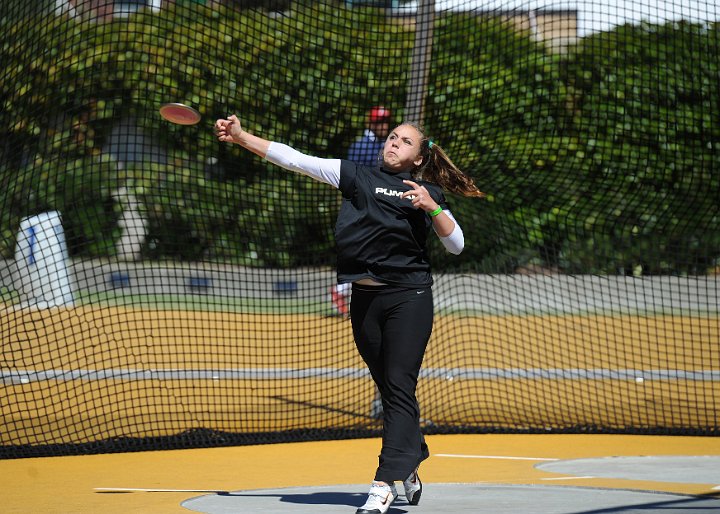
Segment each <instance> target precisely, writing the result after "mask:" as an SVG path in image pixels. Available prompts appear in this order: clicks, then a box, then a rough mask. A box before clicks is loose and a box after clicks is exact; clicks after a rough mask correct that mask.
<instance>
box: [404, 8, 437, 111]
mask: <svg viewBox="0 0 720 514" xmlns="http://www.w3.org/2000/svg"><path fill="white" fill-rule="evenodd" d="M434 22H435V0H419V3H418V10H417V12H416V13H415V47H414V48H413V53H412V62H411V63H410V81H409V83H408V94H407V100H406V104H405V119H406V120H408V121H417V122H418V123H423V120H424V117H425V96H426V94H427V82H428V77H429V75H430V62H431V58H432V43H433V25H434Z"/></svg>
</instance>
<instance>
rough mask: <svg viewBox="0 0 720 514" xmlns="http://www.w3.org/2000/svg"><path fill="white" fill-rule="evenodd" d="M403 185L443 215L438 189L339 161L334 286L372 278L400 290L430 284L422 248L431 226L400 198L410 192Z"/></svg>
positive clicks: (402, 175)
mask: <svg viewBox="0 0 720 514" xmlns="http://www.w3.org/2000/svg"><path fill="white" fill-rule="evenodd" d="M403 180H413V181H414V182H417V183H418V184H421V185H423V186H425V188H426V189H427V190H428V192H429V193H430V195H431V196H432V197H433V199H434V200H435V201H436V202H437V203H438V205H440V206H441V207H442V208H443V209H449V207H448V205H447V201H446V199H445V195H444V193H443V191H442V188H440V187H439V186H437V185H435V184H432V183H429V182H424V181H418V180H414V179H412V178H411V177H410V173H409V172H401V173H390V172H388V171H386V170H385V169H383V168H381V167H378V166H374V167H373V166H364V165H360V164H356V163H353V162H351V161H346V160H343V161H342V164H341V167H340V186H339V189H340V191H341V192H342V205H341V206H340V213H339V214H338V219H337V223H336V225H335V242H336V245H337V255H338V262H337V274H338V282H339V283H345V282H355V281H356V280H360V279H363V278H372V279H374V280H377V281H379V282H383V283H385V284H390V285H397V286H406V287H422V286H429V285H431V284H432V274H431V272H430V261H429V259H428V255H427V248H426V245H427V239H428V236H429V234H430V230H432V220H431V219H430V217H429V216H428V215H427V213H425V211H423V210H422V209H417V208H415V207H413V205H412V203H411V201H410V200H409V199H408V198H400V195H401V194H402V193H403V192H405V191H409V190H410V189H412V188H411V187H410V186H408V185H406V184H404V183H403Z"/></svg>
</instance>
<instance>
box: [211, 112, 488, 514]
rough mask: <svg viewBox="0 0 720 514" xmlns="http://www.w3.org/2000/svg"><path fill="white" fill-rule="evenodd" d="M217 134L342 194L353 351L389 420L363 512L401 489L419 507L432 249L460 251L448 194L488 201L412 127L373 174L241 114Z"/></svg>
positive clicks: (340, 249)
mask: <svg viewBox="0 0 720 514" xmlns="http://www.w3.org/2000/svg"><path fill="white" fill-rule="evenodd" d="M215 131H216V134H217V136H218V139H219V140H220V141H224V142H228V143H234V144H238V145H240V146H242V147H243V148H246V149H247V150H250V151H251V152H254V153H255V154H257V155H259V156H260V157H262V158H264V159H267V160H268V161H270V162H272V163H274V164H277V165H278V166H281V167H283V168H285V169H287V170H291V171H295V172H298V173H301V174H304V175H307V176H309V177H312V178H313V179H315V180H319V181H321V182H324V183H326V184H329V185H331V186H333V187H335V188H337V189H339V190H340V192H341V193H342V203H341V206H340V212H339V214H338V218H337V222H336V225H335V242H336V246H337V278H338V282H339V283H341V284H344V283H351V284H352V301H351V303H350V319H351V322H352V329H353V336H354V339H355V345H356V346H357V349H358V351H359V353H360V355H361V357H362V358H363V360H364V361H365V363H366V364H367V367H368V369H369V370H370V374H371V375H372V378H373V380H374V381H375V384H376V385H377V387H378V389H379V391H380V394H381V398H382V404H383V413H384V419H383V438H382V449H381V451H380V456H379V465H378V468H377V470H376V472H375V478H374V481H373V482H372V485H371V486H370V493H369V494H368V498H367V501H366V502H365V504H364V505H362V506H361V507H360V508H358V510H357V513H356V514H384V513H385V512H387V511H388V509H389V508H390V505H391V504H392V502H393V501H394V500H395V498H397V495H398V493H397V490H396V488H395V482H396V481H398V482H402V483H403V485H404V488H405V497H406V498H407V501H408V502H409V503H410V504H412V505H417V504H418V502H419V501H420V495H421V493H422V483H421V482H420V478H419V477H418V467H419V465H420V463H421V462H422V461H423V460H425V459H427V458H428V456H429V455H430V454H429V452H428V447H427V445H426V444H425V439H424V437H423V434H422V432H421V430H420V408H419V406H418V402H417V399H416V397H415V390H416V387H417V380H418V375H419V373H420V366H421V364H422V361H423V356H424V354H425V348H426V347H427V343H428V340H429V339H430V333H431V331H432V323H433V298H432V289H431V286H432V281H433V280H432V275H431V271H430V262H429V260H428V254H427V242H428V238H429V237H430V235H431V232H434V233H435V234H436V236H437V237H439V238H440V241H441V242H442V244H443V245H444V246H445V248H446V249H447V250H448V251H449V252H451V253H453V254H459V253H460V252H462V250H463V247H464V244H465V240H464V236H463V232H462V229H461V228H460V225H459V224H458V222H457V221H456V220H455V217H454V216H453V215H452V213H451V212H450V208H449V206H448V203H447V201H446V199H445V195H444V193H443V189H444V190H447V191H450V192H452V193H456V194H460V195H463V196H474V197H480V196H483V193H481V192H480V191H479V190H478V188H477V187H476V186H475V184H474V183H473V181H472V179H471V178H470V177H469V176H467V175H466V174H465V173H463V172H462V171H460V170H459V169H458V168H457V167H456V166H455V165H454V164H453V163H452V161H451V160H450V159H449V158H448V156H447V155H446V154H445V152H444V151H443V150H442V148H440V146H438V145H437V144H436V143H434V142H433V141H432V140H431V139H429V138H428V137H427V136H426V135H425V133H424V131H423V129H422V128H421V127H420V126H419V125H417V124H415V123H402V124H400V125H399V126H397V127H395V128H394V129H393V130H392V131H391V133H390V135H389V136H388V138H387V140H386V142H385V145H384V147H383V149H382V158H381V159H378V164H377V165H374V166H365V165H361V164H356V163H354V162H351V161H349V160H343V159H322V158H318V157H312V156H309V155H305V154H303V153H301V152H299V151H297V150H295V149H293V148H290V147H289V146H287V145H284V144H281V143H276V142H271V141H268V140H266V139H263V138H261V137H258V136H255V135H252V134H250V133H249V132H247V131H246V130H244V129H243V127H242V126H241V124H240V121H239V120H238V118H237V116H234V115H233V116H230V117H229V118H227V119H220V120H217V122H216V123H215Z"/></svg>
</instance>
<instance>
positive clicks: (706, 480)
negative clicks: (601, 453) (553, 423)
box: [535, 456, 720, 485]
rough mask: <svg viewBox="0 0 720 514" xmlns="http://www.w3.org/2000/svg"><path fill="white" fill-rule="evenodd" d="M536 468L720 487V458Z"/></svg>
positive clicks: (650, 458)
mask: <svg viewBox="0 0 720 514" xmlns="http://www.w3.org/2000/svg"><path fill="white" fill-rule="evenodd" d="M535 468H536V469H539V470H541V471H548V472H550V473H562V474H564V475H573V476H588V477H595V478H624V479H628V480H648V481H652V482H674V483H680V484H714V485H718V484H720V457H717V456H698V457H691V456H678V457H672V456H646V457H642V456H639V457H602V458H595V459H574V460H559V461H555V462H543V463H542V464H537V465H535Z"/></svg>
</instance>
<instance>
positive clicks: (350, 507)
mask: <svg viewBox="0 0 720 514" xmlns="http://www.w3.org/2000/svg"><path fill="white" fill-rule="evenodd" d="M368 488H369V486H368V485H357V484H355V485H335V486H324V487H293V488H286V489H264V490H254V491H236V492H230V493H225V494H211V495H204V496H200V497H196V498H192V499H190V500H187V501H185V502H183V503H182V506H183V507H185V508H186V509H188V510H190V511H192V512H204V513H207V514H230V513H233V514H238V513H255V512H257V513H263V514H276V513H277V514H280V513H282V514H289V513H290V514H310V513H313V514H314V513H325V512H326V513H331V512H335V513H347V514H353V513H354V512H355V509H356V508H357V507H358V506H359V505H362V504H363V503H364V502H365V498H366V494H367V491H368ZM398 492H399V493H401V491H398ZM401 494H402V493H401ZM431 512H432V513H436V512H443V513H447V514H455V513H464V512H472V513H476V514H479V513H487V514H520V513H522V514H525V513H532V514H605V513H611V512H615V513H622V514H635V513H643V514H647V513H649V512H662V513H663V514H688V513H689V512H692V513H693V514H701V513H720V499H718V498H711V497H697V496H687V495H679V494H670V493H654V492H643V491H631V490H624V489H599V488H598V489H596V488H589V487H559V486H533V485H485V484H426V487H425V489H424V491H423V496H422V501H421V502H420V505H417V506H410V505H408V503H407V502H406V501H405V498H404V497H403V496H399V497H398V499H397V500H396V501H395V503H394V504H393V506H392V507H391V508H390V510H389V511H388V514H402V513H408V514H423V513H431Z"/></svg>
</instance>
